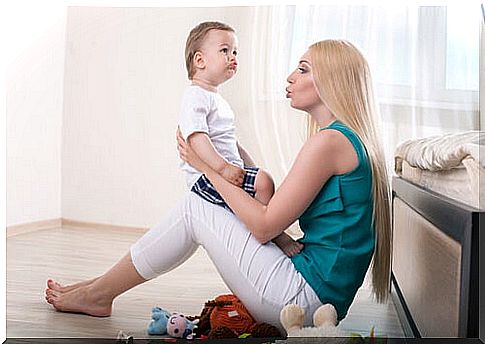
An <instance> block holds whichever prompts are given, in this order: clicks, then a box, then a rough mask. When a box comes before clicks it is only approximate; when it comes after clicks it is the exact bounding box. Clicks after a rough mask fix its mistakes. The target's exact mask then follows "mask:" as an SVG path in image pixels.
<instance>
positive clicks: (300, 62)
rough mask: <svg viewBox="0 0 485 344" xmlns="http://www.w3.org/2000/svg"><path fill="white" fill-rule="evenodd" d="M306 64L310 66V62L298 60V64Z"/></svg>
mask: <svg viewBox="0 0 485 344" xmlns="http://www.w3.org/2000/svg"><path fill="white" fill-rule="evenodd" d="M302 63H306V64H307V65H310V62H309V61H307V60H300V61H299V62H298V64H302Z"/></svg>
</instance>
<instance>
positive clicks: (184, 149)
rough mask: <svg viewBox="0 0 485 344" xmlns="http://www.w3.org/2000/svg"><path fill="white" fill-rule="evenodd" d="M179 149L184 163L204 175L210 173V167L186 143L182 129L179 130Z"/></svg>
mask: <svg viewBox="0 0 485 344" xmlns="http://www.w3.org/2000/svg"><path fill="white" fill-rule="evenodd" d="M177 149H178V151H179V156H180V158H181V159H182V160H183V161H185V162H187V163H188V164H189V165H190V166H192V167H193V168H195V169H196V170H199V171H200V172H202V173H207V172H208V169H210V167H209V165H207V164H206V163H205V162H204V161H202V159H201V158H200V157H199V156H198V155H197V153H196V152H195V151H194V150H193V149H192V148H191V147H190V145H189V144H188V143H187V142H185V140H184V138H183V137H182V132H181V131H180V128H177Z"/></svg>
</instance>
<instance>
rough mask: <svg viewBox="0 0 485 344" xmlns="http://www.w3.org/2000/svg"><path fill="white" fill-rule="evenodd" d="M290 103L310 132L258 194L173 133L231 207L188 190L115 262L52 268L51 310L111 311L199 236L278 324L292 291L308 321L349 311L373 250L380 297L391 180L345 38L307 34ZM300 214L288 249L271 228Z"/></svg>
mask: <svg viewBox="0 0 485 344" xmlns="http://www.w3.org/2000/svg"><path fill="white" fill-rule="evenodd" d="M288 83H289V85H288V87H287V92H288V93H287V97H288V98H290V100H291V106H292V107H294V108H296V109H300V110H304V111H306V112H307V113H308V114H309V127H311V128H319V129H318V130H316V129H313V133H312V135H310V136H309V138H308V140H307V142H306V143H305V144H304V146H303V147H302V149H301V151H300V153H299V154H298V156H297V158H296V160H295V162H294V164H293V166H292V168H291V170H290V172H289V173H288V175H287V176H286V178H285V179H284V181H283V183H282V184H281V186H280V187H279V188H278V190H277V191H276V192H275V194H274V196H273V197H272V199H271V200H270V202H269V203H268V204H267V205H262V204H261V203H259V202H258V201H256V200H255V199H253V198H252V197H250V196H249V195H247V194H246V193H245V192H244V191H243V190H242V189H240V188H238V187H236V186H234V185H232V184H230V183H228V182H227V181H225V180H224V179H223V178H221V177H220V176H219V175H218V174H217V173H216V172H215V171H213V170H211V168H210V167H209V166H207V165H206V164H205V163H203V162H202V160H201V159H199V158H198V156H197V155H196V154H195V153H194V152H193V150H191V149H190V146H188V145H187V144H186V143H185V142H184V141H183V139H182V138H181V137H180V136H178V143H179V150H180V155H181V157H182V159H184V160H185V161H187V162H188V163H190V164H191V165H192V166H194V167H195V168H196V169H198V170H200V171H202V172H203V173H204V174H205V175H206V176H207V177H208V178H209V180H210V181H211V182H212V183H213V184H214V186H215V187H216V189H217V191H218V192H219V193H220V194H221V195H222V196H223V198H224V200H225V201H226V203H227V204H228V205H229V206H230V208H231V209H232V210H233V211H234V213H235V215H236V216H237V217H236V216H234V214H231V213H230V212H228V211H226V210H225V209H223V208H221V207H218V206H215V205H212V204H210V203H208V202H205V201H203V200H201V199H200V197H197V196H196V195H195V194H192V193H189V194H188V195H187V196H186V197H185V198H184V199H183V200H182V201H181V202H179V203H178V205H177V206H176V207H175V208H174V209H173V210H172V211H171V213H170V214H169V215H168V216H167V217H166V218H165V220H164V221H162V223H160V224H159V225H158V226H156V227H154V228H152V229H151V230H150V231H149V232H147V233H146V234H145V235H144V236H143V237H142V238H140V239H139V240H138V241H137V242H136V243H135V244H134V245H133V246H132V247H131V250H130V252H129V253H128V254H127V255H126V256H125V257H123V258H122V259H121V260H120V261H119V262H118V263H117V264H116V265H115V266H114V267H113V268H112V269H110V270H109V271H108V272H106V273H105V274H104V275H102V276H100V277H98V278H96V279H93V280H90V281H86V282H81V283H78V284H75V285H72V286H68V287H63V286H61V285H59V284H58V283H56V282H54V281H52V280H49V281H48V288H47V290H46V300H47V301H48V302H49V303H50V304H52V305H53V306H54V307H55V308H56V309H57V310H59V311H68V312H83V313H87V314H90V315H94V316H109V315H110V314H111V308H112V303H113V300H114V298H115V297H116V296H118V295H120V294H121V293H123V292H125V291H126V290H128V289H130V288H132V287H134V286H135V285H138V284H140V283H143V282H144V281H146V280H148V279H151V278H154V277H156V276H158V275H160V274H162V273H165V272H167V271H169V270H171V269H173V268H175V267H176V266H178V265H180V264H181V263H182V262H184V261H185V260H187V259H188V258H189V257H190V256H191V255H192V254H193V253H194V252H195V250H196V249H197V247H198V246H199V245H202V246H203V247H204V248H205V250H206V251H207V253H208V255H209V257H210V258H211V259H212V261H213V262H214V264H215V265H216V267H217V269H218V271H219V272H220V274H221V276H222V278H223V279H224V281H225V282H226V284H227V285H228V287H229V288H230V289H231V290H232V292H233V293H234V294H235V295H237V296H238V297H239V298H240V299H241V301H242V302H243V303H244V305H245V306H246V307H247V308H248V310H249V311H250V312H251V314H252V315H253V316H254V317H255V319H256V320H257V321H264V322H268V323H272V324H274V325H277V326H280V325H279V312H280V310H281V309H282V308H283V307H284V306H285V305H286V304H290V303H295V304H298V305H300V306H301V307H303V308H304V309H305V314H306V319H305V323H306V324H310V323H311V315H312V314H313V312H314V311H315V310H316V309H317V308H318V307H319V306H321V305H322V304H324V303H331V304H333V305H334V306H335V308H336V309H337V314H338V319H339V320H341V319H343V318H344V317H345V315H346V314H347V311H348V308H349V306H350V304H351V303H352V300H353V298H354V297H355V293H356V292H357V290H358V288H359V287H360V286H361V284H362V282H363V279H364V276H365V273H366V271H367V269H368V267H369V265H370V262H371V259H372V257H373V267H372V282H373V288H374V292H375V295H376V296H377V300H378V301H384V300H386V298H387V295H388V289H389V275H390V214H389V197H388V193H389V187H388V179H387V174H386V169H385V161H384V155H383V151H382V147H381V145H380V142H379V136H378V133H377V118H376V116H375V110H374V104H373V96H372V90H371V78H370V73H369V68H368V65H367V62H366V61H365V59H364V57H363V56H362V55H361V53H360V52H359V51H358V50H357V49H356V48H355V47H354V46H353V45H352V44H350V43H348V42H346V41H338V40H326V41H321V42H318V43H315V44H313V45H312V46H311V47H310V48H309V50H308V51H307V52H306V53H305V54H304V55H303V57H302V58H301V60H300V61H299V64H298V67H297V69H296V70H295V71H294V72H293V73H292V74H291V75H290V76H289V77H288ZM296 219H299V221H300V226H301V228H302V230H303V232H304V234H305V235H304V237H303V238H302V239H301V240H300V242H301V243H302V244H304V249H303V250H302V251H301V252H300V254H298V255H296V256H294V257H292V258H289V257H287V256H286V255H285V254H284V253H283V252H282V251H281V250H280V249H279V248H278V247H276V246H275V245H274V244H273V243H271V242H270V240H271V239H272V238H274V237H276V236H278V235H279V234H281V233H282V232H283V231H284V230H285V229H286V228H287V227H288V226H289V225H290V224H291V223H293V222H294V221H295V220H296Z"/></svg>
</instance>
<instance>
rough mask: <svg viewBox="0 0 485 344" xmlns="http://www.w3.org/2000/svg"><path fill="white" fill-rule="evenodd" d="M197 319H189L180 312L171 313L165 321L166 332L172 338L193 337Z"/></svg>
mask: <svg viewBox="0 0 485 344" xmlns="http://www.w3.org/2000/svg"><path fill="white" fill-rule="evenodd" d="M198 322H199V320H198V319H195V320H193V321H192V320H189V319H187V318H186V317H185V315H183V314H181V313H172V315H171V316H170V318H169V319H168V323H167V334H168V335H169V336H171V337H174V338H184V339H193V338H194V328H196V327H197V323H198Z"/></svg>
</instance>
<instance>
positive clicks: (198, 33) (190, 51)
mask: <svg viewBox="0 0 485 344" xmlns="http://www.w3.org/2000/svg"><path fill="white" fill-rule="evenodd" d="M210 30H223V31H230V32H235V31H234V29H233V28H232V27H230V26H229V25H227V24H224V23H220V22H217V21H208V22H203V23H200V24H199V25H197V26H196V27H194V28H193V29H192V30H191V31H190V33H189V36H188V37H187V42H186V43H185V67H186V68H187V73H188V76H189V80H192V78H193V77H194V74H195V68H194V64H193V59H194V55H195V53H196V52H197V51H199V50H200V47H201V46H202V43H203V42H204V39H205V37H206V36H207V33H208V32H209V31H210Z"/></svg>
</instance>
